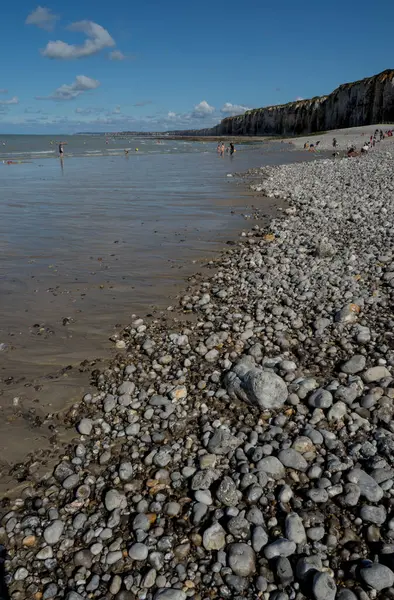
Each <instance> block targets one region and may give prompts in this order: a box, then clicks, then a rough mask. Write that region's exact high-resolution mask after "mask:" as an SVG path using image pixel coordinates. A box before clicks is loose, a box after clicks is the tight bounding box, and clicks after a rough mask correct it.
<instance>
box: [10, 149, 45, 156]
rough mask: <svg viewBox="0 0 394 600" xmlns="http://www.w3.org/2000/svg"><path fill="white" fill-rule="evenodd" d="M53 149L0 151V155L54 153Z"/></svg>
mask: <svg viewBox="0 0 394 600" xmlns="http://www.w3.org/2000/svg"><path fill="white" fill-rule="evenodd" d="M54 153H55V150H40V151H38V152H36V151H35V150H30V151H28V150H26V151H25V152H0V156H32V155H36V154H54Z"/></svg>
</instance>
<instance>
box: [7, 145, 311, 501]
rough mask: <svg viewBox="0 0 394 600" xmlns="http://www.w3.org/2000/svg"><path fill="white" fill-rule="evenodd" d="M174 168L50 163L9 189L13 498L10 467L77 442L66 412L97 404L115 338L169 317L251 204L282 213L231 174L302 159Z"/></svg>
mask: <svg viewBox="0 0 394 600" xmlns="http://www.w3.org/2000/svg"><path fill="white" fill-rule="evenodd" d="M133 158H134V157H133ZM166 158H168V159H169V160H168V162H167V165H165V166H164V167H163V166H161V177H160V178H158V176H157V171H156V174H155V177H153V178H152V176H151V177H150V179H149V175H150V171H151V169H152V168H153V167H154V165H152V161H154V159H152V157H146V159H143V157H138V163H137V162H135V163H133V165H134V167H135V168H134V169H133V168H131V170H127V171H125V163H127V161H126V160H124V159H123V160H122V159H120V158H119V159H117V160H113V159H92V163H95V164H88V163H89V159H84V160H82V161H79V162H77V161H75V160H70V161H69V162H68V163H66V169H65V172H64V173H62V174H59V165H58V163H57V162H55V161H47V162H46V163H45V161H43V162H44V164H43V166H42V167H41V168H38V167H37V165H35V164H34V163H33V164H31V165H26V166H23V167H24V169H25V171H24V178H23V179H22V181H23V189H22V188H21V187H19V188H18V184H17V180H16V175H15V176H14V175H12V176H11V177H10V178H9V180H8V181H6V182H5V185H4V189H5V195H7V191H9V192H12V195H13V199H11V198H8V199H6V206H5V207H4V205H3V226H2V227H1V228H0V240H2V242H3V244H5V246H6V248H7V250H8V252H7V256H6V260H5V261H4V260H3V261H2V263H1V270H0V290H1V294H2V299H3V302H2V310H1V316H0V332H1V337H0V343H3V344H5V345H6V349H5V350H3V351H2V352H0V360H1V362H0V365H1V366H0V394H1V395H0V407H1V408H0V410H1V413H0V414H1V416H2V419H1V423H0V439H1V443H0V449H1V456H2V461H1V463H0V464H1V466H2V467H3V468H2V490H3V491H4V490H6V489H9V488H10V487H11V486H12V485H13V483H14V478H13V477H12V476H11V477H10V476H7V475H6V474H7V473H8V472H9V470H10V466H12V465H14V464H16V463H18V462H21V461H23V459H24V457H25V456H26V455H27V454H30V453H32V452H34V453H36V454H37V458H40V459H41V458H43V457H46V456H48V455H49V454H50V453H52V454H56V452H57V451H58V448H59V447H60V445H61V443H63V442H64V441H67V436H68V435H70V433H68V432H67V428H66V427H65V425H67V424H66V423H64V422H63V411H64V410H65V409H67V408H69V407H70V405H72V403H73V402H74V401H76V400H77V399H80V398H81V396H82V395H83V394H85V393H87V392H89V382H90V373H91V371H92V369H94V367H95V366H96V365H97V366H100V368H102V366H103V364H105V361H106V360H108V359H110V358H111V357H113V356H114V354H115V352H116V350H115V345H114V343H113V342H112V341H110V339H109V338H110V337H111V336H112V335H113V334H114V333H115V332H116V331H119V330H120V329H121V327H122V326H123V325H125V324H126V323H127V322H129V321H130V318H131V315H132V314H138V315H141V316H144V317H145V316H147V315H151V318H157V317H159V316H160V315H161V314H162V313H161V311H165V312H164V315H166V314H168V313H166V310H167V307H168V306H169V305H171V304H172V303H173V301H174V298H175V296H176V294H177V292H178V291H179V290H181V289H182V287H184V282H185V280H186V278H187V277H189V276H191V275H193V274H194V273H195V272H196V271H197V270H201V269H203V268H204V264H206V262H209V260H210V259H211V258H213V257H215V256H216V255H217V253H218V252H219V251H220V250H221V249H222V248H223V247H224V245H225V243H226V241H228V240H230V241H233V240H235V239H236V237H237V233H238V232H239V230H240V229H241V228H242V226H243V224H244V223H245V218H247V215H248V214H251V212H252V210H251V208H250V207H251V206H252V205H253V204H255V203H256V202H258V203H259V206H260V208H261V203H262V202H266V212H267V216H272V214H273V212H274V211H275V210H276V208H275V203H274V202H273V201H268V200H263V201H262V200H261V198H260V199H257V200H256V198H254V197H253V196H251V195H250V194H248V193H247V192H246V191H245V190H244V188H243V186H242V184H241V182H240V181H237V180H236V178H235V177H232V178H230V177H227V174H229V173H231V172H233V173H234V172H235V171H242V170H246V168H247V167H250V166H253V165H256V166H257V165H259V166H260V165H261V164H263V163H264V162H271V164H275V163H278V162H286V161H287V162H290V161H294V160H297V158H298V159H299V158H300V157H298V156H297V154H295V153H288V154H287V153H286V154H285V155H283V154H282V156H281V157H279V156H277V155H275V154H272V155H271V156H270V157H269V158H267V157H264V156H263V155H262V154H261V153H259V152H256V153H255V154H248V155H246V154H245V155H244V156H242V154H241V153H239V156H237V159H239V160H237V161H233V162H231V161H230V160H229V159H228V160H225V161H223V162H221V161H216V157H214V158H212V156H207V155H201V156H200V157H199V158H198V161H199V163H198V165H197V166H198V169H196V168H195V166H196V165H195V164H194V163H193V162H189V163H188V161H195V160H196V159H195V157H192V156H189V157H187V156H183V155H177V156H176V157H166ZM141 159H142V160H141ZM213 161H215V162H213ZM65 162H66V161H65ZM130 162H131V161H130ZM160 162H161V163H162V162H163V160H162V159H160V160H157V161H156V165H157V164H158V163H160ZM49 163H51V164H49ZM127 164H130V163H127ZM97 165H100V169H101V171H102V172H101V174H100V173H98V171H97ZM218 165H219V166H218ZM137 167H138V169H137ZM89 169H90V170H92V169H94V170H95V172H93V173H92V172H90V173H89ZM165 169H167V172H170V173H171V176H170V177H168V175H167V176H165V174H164V173H165ZM26 180H27V181H26ZM143 181H144V182H145V186H142V182H143ZM147 182H150V185H147ZM7 210H8V213H7ZM4 219H5V220H4ZM7 230H8V233H7ZM103 361H104V362H103ZM81 363H82V364H81Z"/></svg>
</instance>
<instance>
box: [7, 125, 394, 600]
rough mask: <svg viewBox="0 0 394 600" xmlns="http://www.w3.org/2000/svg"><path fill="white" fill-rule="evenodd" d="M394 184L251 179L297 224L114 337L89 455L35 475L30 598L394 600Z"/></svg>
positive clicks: (305, 175)
mask: <svg viewBox="0 0 394 600" xmlns="http://www.w3.org/2000/svg"><path fill="white" fill-rule="evenodd" d="M327 135H328V134H327ZM332 137H333V136H332V135H331V138H332ZM337 137H338V136H337ZM393 164H394V144H393V143H392V141H391V140H384V141H383V142H382V143H380V144H377V146H376V148H375V149H374V150H373V151H371V152H370V153H368V155H366V156H362V157H360V158H351V159H348V158H339V159H335V160H328V159H327V160H324V159H321V160H319V161H314V162H307V163H298V164H290V165H283V166H279V167H278V166H276V167H264V168H261V169H260V168H259V169H251V170H250V171H249V172H248V173H247V174H245V175H243V176H242V177H243V180H244V183H245V184H246V185H247V186H248V187H249V188H250V190H251V191H252V192H254V193H255V194H256V196H258V197H259V196H261V197H269V198H271V199H272V198H274V199H277V200H278V203H279V202H280V204H281V206H283V208H282V214H281V216H280V217H276V218H274V219H273V220H272V221H271V222H270V223H269V224H268V225H264V226H263V225H262V224H255V225H253V221H251V222H250V223H251V225H250V226H251V228H250V229H249V230H245V231H244V232H243V233H242V235H241V236H240V238H239V241H238V242H236V243H235V244H234V245H231V246H228V248H227V249H226V250H225V251H223V253H222V254H221V255H220V257H219V258H218V259H217V260H213V261H211V265H210V266H211V269H210V270H209V271H208V272H205V273H204V274H203V275H196V276H194V277H192V278H191V280H190V282H189V287H188V289H187V290H186V291H185V292H184V293H182V294H181V295H180V297H179V306H174V307H171V310H169V311H168V315H167V319H156V320H153V321H150V322H145V321H144V320H143V319H141V318H139V317H138V315H136V316H135V317H134V318H133V321H132V322H131V323H130V325H129V326H128V327H126V328H125V329H124V330H123V331H122V332H121V333H119V334H117V335H115V336H113V338H112V340H111V341H112V342H113V344H114V345H115V346H116V348H117V351H118V352H117V356H116V358H115V360H114V361H113V362H112V364H111V365H110V366H108V367H107V368H105V369H103V370H96V371H93V373H92V379H93V382H94V385H95V391H94V392H93V393H89V394H86V395H85V396H84V397H83V399H81V401H80V402H78V403H77V404H75V405H74V406H73V407H72V408H71V410H70V411H69V412H68V414H67V417H66V419H67V422H68V423H70V429H72V430H73V431H75V438H74V442H73V443H71V444H70V445H68V446H66V447H64V448H63V449H62V452H61V456H60V460H58V461H57V464H56V465H55V466H54V468H53V469H52V468H51V469H50V470H49V471H48V472H47V473H45V474H42V473H41V471H39V470H38V468H37V464H36V463H35V462H34V459H30V460H28V461H26V462H25V464H24V465H23V467H20V469H21V473H20V481H21V482H23V483H21V486H20V488H19V489H18V492H17V494H16V495H15V494H13V495H11V496H10V499H4V500H3V501H2V505H1V527H0V543H1V544H2V545H3V547H2V548H1V550H2V552H1V561H2V564H3V567H4V574H5V575H4V584H5V586H6V587H7V588H8V591H9V592H8V593H9V595H10V597H11V598H12V599H15V600H24V599H30V598H33V599H34V600H52V599H66V600H85V599H97V600H104V599H112V598H114V599H115V600H137V599H138V600H186V599H187V598H191V599H195V600H208V599H209V600H211V599H214V598H218V599H219V598H220V599H227V598H229V599H230V598H231V599H241V598H248V599H255V598H262V599H264V600H303V599H311V600H335V599H338V600H368V599H380V598H381V599H389V598H394V421H393V415H394V403H393V400H394V333H393V329H394V314H393V300H394V228H393V214H394V171H393ZM256 205H258V202H257V201H256ZM254 216H255V218H256V221H255V222H256V223H257V220H258V218H259V212H258V210H256V213H255V215H254ZM258 222H259V223H260V221H258ZM171 315H172V316H171ZM5 597H6V596H5Z"/></svg>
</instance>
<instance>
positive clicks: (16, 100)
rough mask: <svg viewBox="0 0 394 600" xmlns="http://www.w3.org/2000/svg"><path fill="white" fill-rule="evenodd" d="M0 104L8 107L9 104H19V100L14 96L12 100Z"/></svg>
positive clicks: (0, 101) (2, 101) (1, 101)
mask: <svg viewBox="0 0 394 600" xmlns="http://www.w3.org/2000/svg"><path fill="white" fill-rule="evenodd" d="M0 104H2V105H3V106H6V105H9V104H19V98H17V97H16V96H14V97H13V98H10V99H9V100H0Z"/></svg>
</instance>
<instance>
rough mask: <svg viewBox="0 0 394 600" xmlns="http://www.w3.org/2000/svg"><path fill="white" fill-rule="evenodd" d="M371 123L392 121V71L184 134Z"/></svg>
mask: <svg viewBox="0 0 394 600" xmlns="http://www.w3.org/2000/svg"><path fill="white" fill-rule="evenodd" d="M374 123H394V71H393V70H387V71H384V72H383V73H380V74H379V75H375V76H374V77H368V78H367V79H362V80H361V81H356V82H354V83H345V84H343V85H340V86H339V87H338V88H337V89H336V90H334V91H333V92H332V93H331V94H329V95H328V96H321V97H317V98H312V99H311V100H300V101H297V102H290V103H289V104H282V105H279V106H267V107H266V108H257V109H254V110H249V111H247V112H246V113H245V114H243V115H240V116H237V117H228V118H226V119H223V121H222V122H221V123H219V125H216V126H215V127H212V128H211V129H202V130H196V131H188V132H187V134H189V135H214V136H218V135H219V136H220V135H234V136H235V135H300V134H307V133H313V132H315V131H327V130H329V129H341V128H344V127H357V126H362V125H371V124H374ZM178 133H181V132H178ZM183 133H184V134H185V133H186V132H183Z"/></svg>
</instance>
